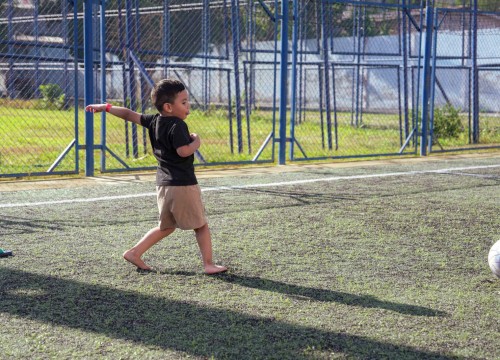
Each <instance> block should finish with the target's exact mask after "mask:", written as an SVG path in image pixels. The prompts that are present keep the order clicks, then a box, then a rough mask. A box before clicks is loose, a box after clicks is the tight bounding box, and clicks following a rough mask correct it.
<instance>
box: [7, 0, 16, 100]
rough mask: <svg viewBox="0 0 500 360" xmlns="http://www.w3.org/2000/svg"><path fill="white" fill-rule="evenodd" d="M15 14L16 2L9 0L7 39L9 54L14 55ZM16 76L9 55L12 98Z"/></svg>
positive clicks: (9, 89)
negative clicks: (13, 20)
mask: <svg viewBox="0 0 500 360" xmlns="http://www.w3.org/2000/svg"><path fill="white" fill-rule="evenodd" d="M13 16H14V4H13V0H9V3H8V5H7V19H8V20H7V24H8V25H7V41H9V47H8V54H9V55H14V46H13V45H12V41H13V36H14V26H13V24H12V18H13ZM13 76H14V60H12V57H9V72H8V76H7V78H8V79H9V81H8V82H7V96H8V97H9V98H10V99H12V98H14V97H15V96H14V81H12V78H13Z"/></svg>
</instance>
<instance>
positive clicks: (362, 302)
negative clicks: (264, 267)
mask: <svg viewBox="0 0 500 360" xmlns="http://www.w3.org/2000/svg"><path fill="white" fill-rule="evenodd" d="M216 278H217V279H220V280H223V281H226V282H228V283H232V284H237V285H241V286H245V287H250V288H254V289H259V290H265V291H271V292H277V293H281V294H286V295H289V296H291V297H293V298H295V299H299V300H315V301H325V302H337V303H341V304H345V305H352V306H359V307H365V308H380V309H386V310H391V311H395V312H399V313H401V314H408V315H415V316H447V314H446V313H445V312H443V311H439V310H433V309H429V308H426V307H422V306H415V305H406V304H399V303H394V302H390V301H382V300H379V299H377V298H376V297H374V296H370V295H354V294H349V293H345V292H340V291H332V290H324V289H316V288H310V287H304V286H297V285H291V284H286V283H283V282H279V281H274V280H268V279H262V278H259V277H247V276H241V275H234V274H230V273H227V274H221V275H218V276H217V277H216Z"/></svg>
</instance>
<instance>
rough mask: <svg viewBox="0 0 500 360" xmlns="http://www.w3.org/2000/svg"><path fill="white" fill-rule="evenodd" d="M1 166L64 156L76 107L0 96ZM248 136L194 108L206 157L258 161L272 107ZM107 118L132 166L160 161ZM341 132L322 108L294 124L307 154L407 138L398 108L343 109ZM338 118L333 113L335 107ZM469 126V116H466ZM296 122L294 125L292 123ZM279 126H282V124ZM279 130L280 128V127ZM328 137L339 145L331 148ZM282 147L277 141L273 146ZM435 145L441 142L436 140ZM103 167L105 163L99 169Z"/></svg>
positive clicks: (20, 166)
mask: <svg viewBox="0 0 500 360" xmlns="http://www.w3.org/2000/svg"><path fill="white" fill-rule="evenodd" d="M0 105H2V106H0V118H1V119H2V121H1V122H0V133H1V140H2V141H1V142H0V171H1V174H12V173H36V172H44V171H47V170H48V169H49V168H50V166H51V165H52V164H53V163H54V162H55V160H56V159H57V158H58V156H59V155H60V154H61V153H62V152H63V151H64V149H66V147H67V146H68V145H69V144H70V143H71V142H72V141H73V139H75V120H74V118H75V114H74V110H68V111H59V110H46V109H40V108H39V106H38V105H37V103H36V102H23V103H19V102H14V103H12V102H8V101H7V100H3V103H2V102H0ZM242 116H243V120H242V124H241V142H242V149H241V150H242V151H241V152H239V147H238V129H237V124H236V120H235V117H234V116H233V123H232V127H233V129H232V137H233V139H232V146H231V141H230V133H231V131H230V124H229V120H228V114H227V111H224V110H218V109H210V110H209V111H206V112H202V111H199V110H194V111H192V114H191V115H190V116H189V118H188V120H187V122H188V124H189V127H190V130H191V131H192V132H196V133H198V134H199V135H200V136H201V139H202V148H201V149H200V151H201V153H202V155H203V157H204V158H205V160H206V161H207V162H208V163H227V162H242V161H251V160H252V159H253V158H254V157H255V155H256V154H257V152H258V150H259V148H260V147H261V146H262V145H263V144H264V143H265V140H266V138H267V137H268V135H269V134H270V133H271V132H272V129H273V126H272V113H271V112H269V111H259V110H254V111H253V112H252V115H251V121H250V126H249V129H250V141H249V136H248V126H247V121H246V117H245V114H244V113H243V114H242ZM78 119H79V124H78V133H79V136H78V139H79V143H80V145H83V144H85V114H84V112H83V111H82V110H81V109H80V110H79V113H78ZM107 119H108V120H107V121H106V129H107V130H106V131H107V135H106V138H105V139H106V146H107V147H108V148H109V149H110V150H111V151H112V152H113V153H114V154H116V155H117V156H118V157H119V158H120V159H121V160H122V161H124V162H125V163H127V165H128V166H130V167H131V168H141V167H153V166H155V164H156V162H155V159H154V157H153V156H152V155H151V152H150V151H149V145H146V148H145V147H144V143H146V144H149V140H148V138H147V134H144V133H143V129H142V128H141V127H139V128H138V156H137V157H134V156H133V155H132V154H133V149H132V143H131V140H130V141H129V146H128V155H127V145H126V140H125V134H126V129H125V125H124V122H123V121H122V120H120V119H117V118H114V117H113V116H108V117H107ZM337 120H338V129H337V134H338V135H337V137H335V131H334V125H333V124H332V136H331V139H328V136H327V126H326V118H325V119H323V127H322V126H321V121H320V114H319V113H318V112H312V111H311V112H308V113H307V114H306V116H305V121H301V123H300V124H297V125H296V127H295V135H296V139H297V141H298V143H299V145H300V146H301V147H302V149H303V150H304V151H305V154H306V156H307V157H308V158H320V157H345V156H360V155H362V156H368V155H371V154H395V153H398V152H399V150H400V148H401V142H402V141H403V142H404V136H403V139H402V140H401V138H400V132H399V130H398V129H399V118H398V116H397V115H387V114H365V115H364V117H363V124H362V125H361V126H359V127H354V126H352V125H351V120H352V119H351V114H347V113H339V114H338V117H337ZM332 121H334V119H333V115H332ZM462 121H463V124H464V128H467V126H466V125H467V119H466V118H465V117H464V118H463V119H462ZM131 128H132V126H131V124H129V125H128V136H129V139H131V137H132V130H131ZM288 128H289V125H288ZM276 131H278V126H277V129H276ZM101 137H102V136H101V115H100V114H99V115H96V116H95V117H94V138H95V140H94V142H95V144H96V145H99V144H101V143H102V140H101ZM276 137H278V135H276ZM468 137H469V134H468V131H464V132H462V133H461V134H460V136H459V138H457V139H441V140H440V145H441V146H442V147H443V148H444V149H447V150H450V149H453V148H457V147H466V146H470V145H469V142H468ZM480 139H481V144H479V145H481V146H492V145H499V144H500V120H499V118H495V117H489V116H482V117H481V137H480ZM329 142H330V143H331V146H332V148H331V149H330V148H329ZM274 150H275V154H276V153H277V148H275V149H274ZM435 150H440V148H439V147H438V146H437V145H436V146H435ZM405 151H406V152H412V151H415V146H414V145H411V144H410V146H409V147H407V148H406V150H405ZM84 155H85V151H83V150H81V151H80V153H79V163H80V168H81V169H80V170H81V171H83V170H82V168H83V167H84V164H85V158H84ZM105 155H106V168H107V169H124V167H123V165H122V164H120V162H119V161H117V160H116V159H115V158H114V157H113V156H112V155H111V153H110V152H108V151H107V152H106V153H105ZM100 157H101V152H100V151H99V150H96V151H95V158H96V161H95V164H96V167H97V166H100ZM272 158H273V148H272V141H271V142H270V143H268V145H267V146H266V147H265V149H264V151H263V152H262V154H261V156H260V157H259V160H264V161H270V160H271V159H272ZM295 158H297V159H303V158H304V155H303V154H302V153H301V151H300V149H299V147H298V146H296V147H295ZM75 167H76V154H75V150H74V147H73V148H72V149H71V151H69V153H68V155H67V156H66V157H65V159H64V160H63V161H62V162H61V163H60V165H59V166H58V167H57V168H56V169H55V170H56V171H75ZM98 170H99V169H98Z"/></svg>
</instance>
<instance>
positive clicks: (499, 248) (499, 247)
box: [488, 240, 500, 278]
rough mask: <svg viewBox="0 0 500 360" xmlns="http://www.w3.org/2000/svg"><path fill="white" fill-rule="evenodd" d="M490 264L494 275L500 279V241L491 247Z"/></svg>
mask: <svg viewBox="0 0 500 360" xmlns="http://www.w3.org/2000/svg"><path fill="white" fill-rule="evenodd" d="M488 264H489V265H490V269H491V271H492V272H493V274H495V276H497V277H498V278H500V240H498V241H497V242H496V243H494V244H493V246H492V247H491V249H490V253H489V254H488Z"/></svg>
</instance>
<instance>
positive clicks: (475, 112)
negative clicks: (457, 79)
mask: <svg viewBox="0 0 500 360" xmlns="http://www.w3.org/2000/svg"><path fill="white" fill-rule="evenodd" d="M477 7H478V5H477V0H474V8H473V9H472V54H471V56H472V143H473V144H478V143H479V72H478V62H477Z"/></svg>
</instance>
